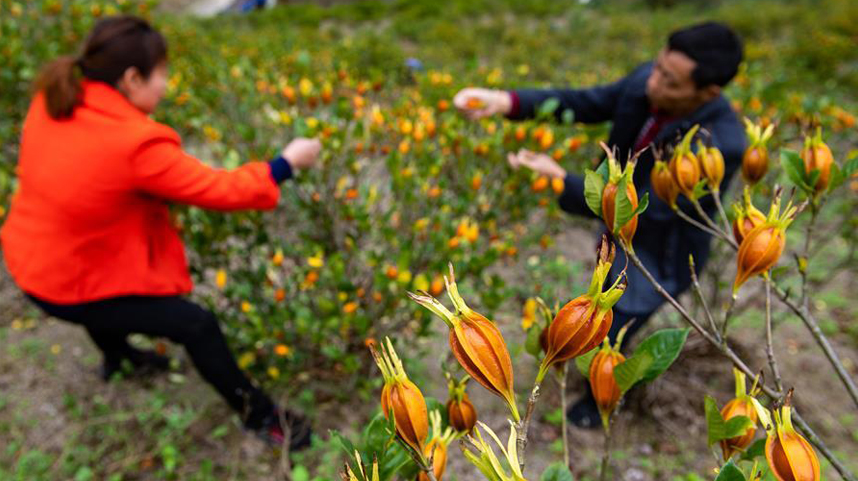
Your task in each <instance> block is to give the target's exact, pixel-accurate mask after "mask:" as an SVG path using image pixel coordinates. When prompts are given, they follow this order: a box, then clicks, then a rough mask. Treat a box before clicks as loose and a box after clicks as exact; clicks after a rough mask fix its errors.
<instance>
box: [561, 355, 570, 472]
mask: <svg viewBox="0 0 858 481" xmlns="http://www.w3.org/2000/svg"><path fill="white" fill-rule="evenodd" d="M568 374H569V363H568V362H564V363H563V370H562V371H561V372H560V410H561V411H563V412H564V414H563V416H561V418H560V419H561V421H560V423H561V424H560V427H561V429H563V465H564V466H567V467H568V466H569V434H568V433H567V432H566V429H567V426H566V423H567V421H566V414H565V410H566V377H567V376H568Z"/></svg>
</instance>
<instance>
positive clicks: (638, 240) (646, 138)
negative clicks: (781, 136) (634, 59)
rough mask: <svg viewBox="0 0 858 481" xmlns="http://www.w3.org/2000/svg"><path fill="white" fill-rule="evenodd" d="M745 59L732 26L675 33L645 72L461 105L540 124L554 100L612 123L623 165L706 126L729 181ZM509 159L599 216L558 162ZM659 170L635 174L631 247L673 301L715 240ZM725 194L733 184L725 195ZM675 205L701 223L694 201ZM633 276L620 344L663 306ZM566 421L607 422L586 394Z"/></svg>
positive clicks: (496, 93) (737, 159)
mask: <svg viewBox="0 0 858 481" xmlns="http://www.w3.org/2000/svg"><path fill="white" fill-rule="evenodd" d="M741 61H742V44H741V40H740V39H739V38H738V36H737V35H736V34H735V33H734V32H733V31H732V30H731V29H730V28H729V27H727V26H724V25H721V24H717V23H711V22H710V23H704V24H700V25H695V26H692V27H688V28H685V29H682V30H679V31H676V32H674V33H672V34H671V35H670V37H669V39H668V43H667V46H666V47H665V48H664V49H663V50H661V51H660V52H659V54H658V57H657V58H656V60H655V61H654V62H650V63H646V64H644V65H641V66H639V67H638V68H636V69H635V70H634V71H633V72H632V73H631V74H629V75H628V76H626V77H625V78H623V79H620V80H619V81H617V82H615V83H612V84H609V85H604V86H598V87H593V88H587V89H547V90H530V89H528V90H516V91H509V92H507V91H500V90H487V89H479V88H468V89H464V90H462V91H460V92H459V93H458V94H457V95H456V97H455V99H454V104H455V105H456V107H457V108H459V110H461V111H462V113H463V114H464V115H466V116H468V117H470V118H472V119H477V118H481V117H485V116H489V115H495V114H503V115H505V116H507V117H508V118H510V119H513V120H518V119H526V118H531V117H533V116H534V115H535V113H536V111H538V109H539V106H540V105H541V104H542V103H543V102H545V101H546V100H548V99H557V100H558V101H559V105H558V107H557V109H556V111H555V115H556V117H557V118H558V119H561V118H562V117H563V115H564V112H566V111H571V112H572V114H573V115H574V119H575V121H576V122H583V123H598V122H606V121H611V122H612V123H613V125H612V128H611V132H610V136H609V139H608V145H609V146H612V147H616V148H617V149H618V150H619V154H618V156H617V158H618V159H620V160H621V161H625V160H626V159H627V158H628V157H629V155H630V154H631V153H633V152H637V151H640V150H641V149H644V148H645V147H647V146H649V145H650V144H652V145H654V146H655V147H656V148H657V149H665V148H666V147H668V146H671V145H675V144H676V143H677V141H678V139H679V138H681V136H682V135H684V134H685V133H686V132H687V131H688V130H689V129H690V128H691V127H693V126H694V125H695V124H700V126H701V127H702V128H703V129H705V131H706V132H707V133H708V137H709V141H710V142H711V143H712V145H714V146H716V147H718V148H719V149H720V150H721V152H722V153H723V155H724V161H725V181H724V182H725V183H726V182H729V181H730V179H731V178H732V177H733V174H734V173H735V172H736V170H737V169H738V167H739V166H740V165H741V162H742V154H743V152H744V150H745V133H744V129H743V128H742V125H741V123H740V122H739V120H738V118H737V116H736V114H735V112H733V110H732V108H731V107H730V104H729V102H728V101H727V99H725V98H724V96H723V95H722V94H721V90H722V88H723V87H724V86H726V85H727V83H729V82H730V80H732V79H733V77H734V76H735V75H736V72H737V71H738V68H739V64H740V62H741ZM470 99H476V100H478V101H479V102H477V104H478V105H480V107H479V108H478V109H471V108H468V107H469V106H470V105H474V102H469V100H470ZM704 137H705V135H704ZM509 161H510V164H511V165H512V166H513V167H514V168H517V167H518V166H525V167H527V168H530V169H532V170H534V171H537V172H539V173H540V174H543V175H547V176H550V177H555V178H563V179H565V190H564V191H563V193H562V194H561V195H560V198H559V203H560V207H561V208H562V209H563V210H565V211H566V212H569V213H571V214H576V215H582V216H587V217H593V216H594V214H593V213H592V212H591V211H590V210H589V208H588V207H587V204H586V202H585V200H584V178H583V176H582V175H579V174H574V173H567V172H566V170H565V169H563V168H562V167H561V166H560V165H559V164H557V162H555V161H554V160H553V159H551V157H549V156H547V155H544V154H538V153H533V152H529V151H526V150H522V151H519V152H518V153H510V154H509ZM653 164H654V156H653V151H652V150H651V149H648V150H646V151H645V152H644V153H643V154H642V155H641V156H640V158H639V159H638V162H637V167H636V168H635V173H634V183H635V186H636V188H637V191H638V195H639V196H643V194H644V192H649V207H648V208H647V210H646V211H645V212H644V213H643V214H641V216H640V219H639V222H638V228H637V233H636V234H635V237H634V241H633V243H634V247H635V252H636V253H637V254H638V257H640V259H641V260H642V261H643V263H644V265H645V266H646V268H647V270H649V271H650V272H651V273H652V274H653V275H654V276H655V278H656V279H657V280H658V282H659V283H660V284H661V285H662V286H663V287H664V288H665V289H666V290H667V291H668V292H669V293H670V294H671V295H673V296H678V295H679V294H681V293H682V292H683V291H685V290H686V289H687V288H688V287H689V285H690V283H691V275H690V271H689V266H688V256H689V255H693V256H694V260H695V263H696V267H697V269H698V271H699V269H701V268H702V267H703V265H704V264H705V262H706V259H707V257H708V255H709V249H710V242H709V241H710V239H709V235H708V234H707V233H705V232H703V231H702V230H699V229H698V228H696V227H694V226H692V225H691V224H689V223H687V222H686V221H684V220H682V219H680V218H679V217H678V216H677V215H676V214H675V213H674V212H673V211H672V210H671V208H670V207H669V206H668V205H667V204H665V203H664V202H662V201H661V200H660V199H659V198H658V197H657V196H655V195H654V193H653V192H652V186H651V185H650V171H651V169H652V167H653ZM725 190H726V184H725V186H724V187H723V188H722V190H721V192H724V191H725ZM678 204H679V207H680V208H682V209H683V210H684V211H685V212H686V213H688V214H689V215H692V216H693V217H697V216H696V214H695V213H694V209H693V207H692V206H691V205H690V203H689V202H688V201H687V199H681V200H680V202H679V203H678ZM701 204H702V205H703V208H704V210H705V211H706V212H707V213H708V214H709V216H710V217H712V218H715V217H716V215H717V213H716V210H717V209H716V206H715V203H714V201H713V200H712V198H711V196H707V197H704V198H703V199H701ZM625 264H626V259H625V256H624V255H623V254H622V253H619V252H618V255H617V260H616V262H615V263H614V271H613V272H612V277H611V279H614V278H615V277H616V275H617V274H619V271H620V270H621V269H622V268H623V266H624V265H625ZM627 275H628V288H627V289H626V292H625V294H624V295H623V297H622V299H621V300H620V301H619V303H618V304H617V305H616V306H615V307H614V322H613V325H612V327H611V332H610V336H611V338H612V339H614V338H615V337H616V335H617V333H618V331H619V330H620V328H621V327H623V326H624V325H626V324H629V327H628V331H627V334H626V337H625V340H626V341H628V340H629V339H630V338H631V337H632V336H633V335H634V333H635V332H636V331H637V330H638V329H639V328H640V327H641V326H642V325H643V324H644V323H645V322H646V321H647V320H648V319H649V318H650V317H651V316H652V314H653V313H654V312H655V311H656V310H657V309H658V308H659V307H660V306H661V305H662V303H663V302H664V300H663V298H662V297H661V296H660V295H659V294H658V293H657V292H656V291H655V289H654V288H653V286H652V285H651V284H650V282H649V281H648V280H647V279H646V278H645V277H644V276H643V274H642V273H641V272H640V271H639V270H638V269H637V268H636V267H635V266H634V265H631V264H629V267H628V271H627ZM568 416H569V418H570V420H571V421H572V422H573V423H574V424H576V425H577V426H579V427H596V426H598V425H599V424H600V421H599V419H600V418H599V413H598V410H597V408H596V405H595V402H594V401H593V399H592V396H591V395H589V394H588V395H587V396H585V397H584V398H583V399H582V400H580V401H578V402H577V403H575V404H574V405H573V406H572V407H571V408H570V409H569V412H568Z"/></svg>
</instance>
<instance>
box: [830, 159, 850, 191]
mask: <svg viewBox="0 0 858 481" xmlns="http://www.w3.org/2000/svg"><path fill="white" fill-rule="evenodd" d="M845 180H846V176H845V175H844V174H843V170H841V169H840V167H838V166H837V163H832V164H831V181H830V182H828V190H829V191H833V190H834V189H836V188H838V187H840V186H841V185H842V184H843V182H844V181H845Z"/></svg>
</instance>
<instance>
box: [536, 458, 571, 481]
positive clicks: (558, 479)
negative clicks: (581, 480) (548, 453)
mask: <svg viewBox="0 0 858 481" xmlns="http://www.w3.org/2000/svg"><path fill="white" fill-rule="evenodd" d="M539 481H575V477H574V476H572V472H570V471H569V468H568V467H566V466H565V465H564V464H563V463H562V462H560V461H558V462H556V463H554V464H552V465H550V466H548V467H547V468H545V471H543V472H542V476H540V477H539Z"/></svg>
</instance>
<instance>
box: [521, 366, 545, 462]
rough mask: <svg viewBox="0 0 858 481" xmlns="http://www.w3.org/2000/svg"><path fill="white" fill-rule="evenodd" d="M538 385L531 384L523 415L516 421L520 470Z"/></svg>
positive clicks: (537, 396)
mask: <svg viewBox="0 0 858 481" xmlns="http://www.w3.org/2000/svg"><path fill="white" fill-rule="evenodd" d="M539 386H540V383H539V382H537V383H536V384H534V385H533V390H532V391H531V392H530V397H529V398H528V399H527V410H526V411H525V412H524V417H523V418H521V421H520V422H519V423H518V430H517V433H516V440H515V441H516V449H517V451H518V465H519V468H520V469H521V472H524V451H525V449H527V430H528V429H529V428H530V418H531V417H532V416H533V410H534V408H535V407H536V401H537V400H538V399H539Z"/></svg>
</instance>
